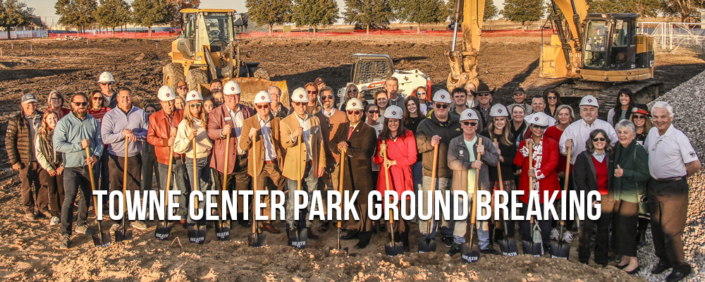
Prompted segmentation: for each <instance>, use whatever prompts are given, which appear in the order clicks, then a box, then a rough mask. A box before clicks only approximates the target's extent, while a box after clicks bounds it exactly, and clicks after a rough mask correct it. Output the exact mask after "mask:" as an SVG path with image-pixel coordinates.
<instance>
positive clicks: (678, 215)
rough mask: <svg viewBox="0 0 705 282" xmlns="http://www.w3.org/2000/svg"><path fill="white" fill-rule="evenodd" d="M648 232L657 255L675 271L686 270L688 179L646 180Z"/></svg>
mask: <svg viewBox="0 0 705 282" xmlns="http://www.w3.org/2000/svg"><path fill="white" fill-rule="evenodd" d="M648 197H649V210H650V211H651V233H652V235H653V238H654V249H655V250H656V256H657V257H658V258H659V259H660V260H661V262H663V263H664V264H667V265H670V266H672V267H673V269H674V270H680V271H687V270H690V265H688V264H687V263H685V259H684V254H683V238H681V237H682V236H683V230H684V229H685V222H686V218H687V216H688V182H687V181H686V180H685V179H681V180H678V181H668V182H661V181H656V180H654V179H651V180H649V187H648Z"/></svg>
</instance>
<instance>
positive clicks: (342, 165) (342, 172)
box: [336, 148, 348, 249]
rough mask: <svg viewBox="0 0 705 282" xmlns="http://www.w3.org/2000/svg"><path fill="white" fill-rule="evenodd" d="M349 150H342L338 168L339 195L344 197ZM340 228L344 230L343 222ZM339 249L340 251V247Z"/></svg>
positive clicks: (340, 222)
mask: <svg viewBox="0 0 705 282" xmlns="http://www.w3.org/2000/svg"><path fill="white" fill-rule="evenodd" d="M347 151H348V149H347V148H345V149H342V150H340V167H339V168H338V170H339V172H340V177H338V193H340V195H341V196H342V195H343V185H344V184H345V181H344V179H343V178H344V177H345V155H346V153H347ZM336 226H337V227H338V228H343V221H342V220H338V223H337V224H336ZM338 243H340V242H338ZM338 249H340V246H338Z"/></svg>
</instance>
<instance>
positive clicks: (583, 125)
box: [558, 95, 618, 164]
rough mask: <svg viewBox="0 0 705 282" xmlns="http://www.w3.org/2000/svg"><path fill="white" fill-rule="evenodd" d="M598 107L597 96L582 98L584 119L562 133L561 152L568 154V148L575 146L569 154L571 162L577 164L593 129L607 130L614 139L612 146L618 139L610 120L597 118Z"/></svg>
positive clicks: (559, 143)
mask: <svg viewBox="0 0 705 282" xmlns="http://www.w3.org/2000/svg"><path fill="white" fill-rule="evenodd" d="M598 108H599V104H598V101H597V98H595V97H594V96H592V95H587V96H585V97H583V99H581V100H580V117H581V118H582V119H580V120H578V121H576V122H573V123H571V124H570V125H569V126H568V127H566V129H565V131H563V135H561V140H560V141H559V142H558V145H559V146H560V149H561V154H562V155H566V154H567V153H568V149H567V148H568V147H572V148H573V149H572V151H571V155H570V156H569V159H570V163H571V164H575V158H576V157H577V156H578V154H580V152H582V151H585V142H586V141H587V140H588V139H589V138H590V132H592V131H593V130H595V129H602V130H604V131H605V132H607V137H609V138H610V140H613V143H612V144H610V145H612V146H614V143H615V142H617V141H616V140H618V138H617V132H616V131H615V130H614V128H613V127H612V126H611V125H610V124H609V123H608V122H606V121H604V120H601V119H598V118H597V115H598Z"/></svg>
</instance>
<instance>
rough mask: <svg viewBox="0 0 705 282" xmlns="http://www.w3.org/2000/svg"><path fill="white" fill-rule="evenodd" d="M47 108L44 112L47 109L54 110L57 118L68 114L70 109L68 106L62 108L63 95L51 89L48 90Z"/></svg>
mask: <svg viewBox="0 0 705 282" xmlns="http://www.w3.org/2000/svg"><path fill="white" fill-rule="evenodd" d="M48 100H49V101H48V102H49V109H47V110H46V111H45V112H44V113H46V112H47V111H54V112H55V113H56V114H57V116H58V117H59V119H61V118H62V117H64V116H65V115H68V114H69V113H70V112H71V110H69V109H68V108H64V95H61V93H59V91H56V90H52V91H51V92H49V98H48Z"/></svg>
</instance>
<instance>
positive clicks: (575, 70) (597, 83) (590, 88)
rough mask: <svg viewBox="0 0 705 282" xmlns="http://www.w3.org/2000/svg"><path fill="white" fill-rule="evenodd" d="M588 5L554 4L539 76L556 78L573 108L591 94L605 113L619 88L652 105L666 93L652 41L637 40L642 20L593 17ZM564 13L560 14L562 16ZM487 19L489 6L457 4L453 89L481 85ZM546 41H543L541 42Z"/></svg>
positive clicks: (568, 0) (559, 0)
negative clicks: (656, 68) (480, 63)
mask: <svg viewBox="0 0 705 282" xmlns="http://www.w3.org/2000/svg"><path fill="white" fill-rule="evenodd" d="M587 11H588V6H587V3H586V1H585V0H553V13H552V15H551V19H552V21H550V22H551V23H552V24H553V29H552V30H553V31H554V34H552V36H551V41H550V43H549V44H542V48H541V58H540V64H539V65H540V68H541V72H540V76H541V77H545V78H557V79H560V81H557V82H556V83H555V89H556V90H558V92H559V93H560V94H561V100H562V101H563V102H564V103H567V104H573V103H576V102H577V101H579V100H580V98H582V97H584V96H586V95H593V96H595V97H597V98H598V99H599V100H600V113H601V114H602V115H606V113H607V111H609V109H610V108H612V107H614V103H615V102H616V96H617V93H618V92H619V90H620V89H622V88H629V89H631V90H632V92H633V93H634V94H635V95H634V99H635V101H636V102H637V103H646V102H649V101H651V100H653V99H655V98H656V97H658V96H659V95H661V94H662V93H663V92H664V91H663V84H662V83H659V82H657V81H654V80H653V79H652V78H653V77H654V50H653V38H652V37H650V36H648V35H637V34H636V27H637V15H636V14H626V13H612V14H588V13H587ZM559 12H560V14H559ZM483 17H484V1H478V0H456V7H455V14H454V18H455V19H454V20H455V21H456V22H458V21H460V22H461V26H460V28H462V38H463V44H462V48H461V49H460V50H456V49H455V47H456V38H457V34H458V28H457V25H456V29H454V32H453V45H452V49H451V51H450V52H447V53H446V55H447V56H448V58H449V60H450V67H451V73H450V74H449V76H448V84H447V85H448V89H449V90H452V89H454V88H455V87H463V86H464V85H465V84H466V83H467V82H473V83H475V85H477V82H478V80H477V75H478V70H477V65H478V55H479V52H480V38H481V34H482V21H483ZM542 38H543V37H542Z"/></svg>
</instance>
